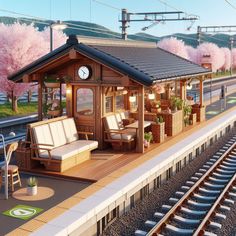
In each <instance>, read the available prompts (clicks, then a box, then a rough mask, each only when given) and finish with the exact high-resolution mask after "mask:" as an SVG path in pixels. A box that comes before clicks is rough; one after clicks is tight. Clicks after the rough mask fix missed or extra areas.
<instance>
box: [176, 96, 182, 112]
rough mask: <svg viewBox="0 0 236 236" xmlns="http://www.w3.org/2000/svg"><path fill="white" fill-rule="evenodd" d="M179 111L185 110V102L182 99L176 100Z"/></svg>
mask: <svg viewBox="0 0 236 236" xmlns="http://www.w3.org/2000/svg"><path fill="white" fill-rule="evenodd" d="M175 103H176V107H177V110H182V109H183V100H182V99H181V98H178V97H177V98H176V100H175Z"/></svg>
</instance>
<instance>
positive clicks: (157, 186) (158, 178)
mask: <svg viewBox="0 0 236 236" xmlns="http://www.w3.org/2000/svg"><path fill="white" fill-rule="evenodd" d="M160 187H161V175H159V176H158V177H157V178H156V179H154V189H156V188H160Z"/></svg>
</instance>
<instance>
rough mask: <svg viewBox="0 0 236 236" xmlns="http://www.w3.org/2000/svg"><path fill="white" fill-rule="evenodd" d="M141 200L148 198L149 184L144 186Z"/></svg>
mask: <svg viewBox="0 0 236 236" xmlns="http://www.w3.org/2000/svg"><path fill="white" fill-rule="evenodd" d="M140 191H141V192H140V193H141V200H143V199H144V197H145V196H147V195H148V194H149V184H147V185H146V186H144V187H143V188H142V189H141V190H140Z"/></svg>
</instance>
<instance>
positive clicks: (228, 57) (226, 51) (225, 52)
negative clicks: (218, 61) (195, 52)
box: [220, 48, 231, 70]
mask: <svg viewBox="0 0 236 236" xmlns="http://www.w3.org/2000/svg"><path fill="white" fill-rule="evenodd" d="M220 50H221V51H222V52H223V55H224V59H225V60H224V65H223V66H222V67H221V69H222V70H229V69H230V67H231V51H230V50H229V49H228V48H221V49H220Z"/></svg>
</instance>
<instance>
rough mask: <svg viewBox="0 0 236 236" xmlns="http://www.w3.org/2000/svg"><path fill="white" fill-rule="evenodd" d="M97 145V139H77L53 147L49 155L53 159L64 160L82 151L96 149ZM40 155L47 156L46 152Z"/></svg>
mask: <svg viewBox="0 0 236 236" xmlns="http://www.w3.org/2000/svg"><path fill="white" fill-rule="evenodd" d="M97 147H98V142H97V141H92V140H77V141H75V142H73V143H69V144H66V145H64V146H61V147H57V148H54V149H53V150H52V151H51V156H52V158H53V159H56V160H65V159H67V158H69V157H72V156H75V155H77V154H79V153H81V152H83V151H86V150H91V149H96V148H97ZM40 157H43V158H48V152H43V153H41V154H40Z"/></svg>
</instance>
